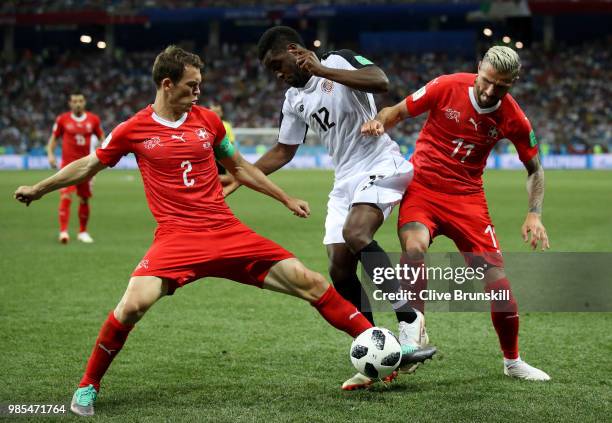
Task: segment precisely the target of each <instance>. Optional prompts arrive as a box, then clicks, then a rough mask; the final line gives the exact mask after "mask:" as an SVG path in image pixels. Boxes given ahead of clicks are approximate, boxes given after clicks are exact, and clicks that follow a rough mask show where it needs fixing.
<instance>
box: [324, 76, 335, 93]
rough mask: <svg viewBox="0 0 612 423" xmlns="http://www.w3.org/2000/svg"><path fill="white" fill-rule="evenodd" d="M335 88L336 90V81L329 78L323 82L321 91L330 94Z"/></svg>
mask: <svg viewBox="0 0 612 423" xmlns="http://www.w3.org/2000/svg"><path fill="white" fill-rule="evenodd" d="M333 90H334V81H330V80H329V79H326V80H325V81H323V83H322V84H321V91H323V92H324V93H327V94H329V93H331V92H332V91H333Z"/></svg>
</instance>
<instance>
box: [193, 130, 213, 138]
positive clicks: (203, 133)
mask: <svg viewBox="0 0 612 423" xmlns="http://www.w3.org/2000/svg"><path fill="white" fill-rule="evenodd" d="M195 134H196V135H197V136H198V139H199V140H200V141H206V140H208V137H209V136H210V134H209V133H208V131H207V130H206V129H205V128H200V129H198V130H197V131H195Z"/></svg>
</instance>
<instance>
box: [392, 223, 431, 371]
mask: <svg viewBox="0 0 612 423" xmlns="http://www.w3.org/2000/svg"><path fill="white" fill-rule="evenodd" d="M398 236H399V239H400V244H401V245H402V258H401V264H402V265H410V266H414V267H416V268H419V267H421V268H423V271H422V272H415V273H416V274H418V275H419V276H418V277H417V278H416V280H410V281H406V280H402V281H401V285H402V289H403V290H405V291H408V292H412V293H413V295H414V298H415V300H414V301H411V302H410V305H411V306H412V307H413V308H414V309H415V310H417V319H416V320H415V321H414V323H413V324H410V325H406V324H401V323H400V327H399V339H400V343H403V344H407V345H414V344H416V345H418V346H419V347H421V348H425V347H426V346H427V345H428V344H429V336H428V335H427V330H426V328H425V316H424V313H425V303H424V301H423V300H421V296H420V293H421V291H422V290H424V289H427V277H426V274H425V271H424V270H425V267H424V264H425V253H426V252H427V249H428V248H429V242H430V235H429V229H427V226H425V225H424V224H422V223H420V222H408V223H406V224H405V225H403V226H402V227H401V228H399V230H398ZM417 270H418V269H417ZM415 273H412V274H415ZM418 366H419V362H416V363H414V364H407V365H403V366H401V371H402V373H413V372H414V371H416V369H417V368H418Z"/></svg>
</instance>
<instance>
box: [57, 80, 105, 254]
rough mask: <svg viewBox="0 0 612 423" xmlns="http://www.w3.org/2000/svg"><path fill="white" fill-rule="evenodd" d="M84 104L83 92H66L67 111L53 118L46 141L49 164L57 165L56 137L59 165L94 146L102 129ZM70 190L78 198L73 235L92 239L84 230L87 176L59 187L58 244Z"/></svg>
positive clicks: (65, 232) (64, 230)
mask: <svg viewBox="0 0 612 423" xmlns="http://www.w3.org/2000/svg"><path fill="white" fill-rule="evenodd" d="M85 104H86V103H85V96H84V95H83V94H81V93H76V92H75V93H72V94H70V100H69V101H68V105H69V106H70V111H69V112H65V113H62V114H61V115H59V116H58V117H57V119H56V120H55V124H54V125H53V132H52V133H51V137H50V138H49V143H48V144H47V157H48V159H49V164H50V165H51V167H53V168H56V167H57V159H56V158H55V147H56V146H57V140H58V138H61V139H62V167H65V166H67V165H68V164H70V163H72V162H73V161H75V160H78V159H80V158H81V157H85V156H87V155H89V154H90V153H91V152H92V151H93V149H94V148H95V146H96V144H97V140H103V139H104V132H103V131H102V128H101V126H100V118H99V117H98V116H97V115H95V114H93V113H91V112H86V111H85ZM94 136H95V137H97V139H96V138H95V137H94ZM74 191H76V193H77V195H78V196H79V199H80V202H79V234H78V236H77V239H78V240H79V241H82V242H86V243H91V242H93V239H92V238H91V236H90V235H89V233H88V232H87V221H88V220H89V207H90V206H89V199H90V198H91V179H87V180H85V181H83V182H81V183H79V184H78V185H76V186H75V185H73V186H69V187H65V188H62V190H61V191H60V204H59V224H60V233H59V241H60V242H61V243H62V244H66V243H67V242H68V241H69V240H70V236H69V234H68V222H69V220H70V203H71V202H72V193H73V192H74Z"/></svg>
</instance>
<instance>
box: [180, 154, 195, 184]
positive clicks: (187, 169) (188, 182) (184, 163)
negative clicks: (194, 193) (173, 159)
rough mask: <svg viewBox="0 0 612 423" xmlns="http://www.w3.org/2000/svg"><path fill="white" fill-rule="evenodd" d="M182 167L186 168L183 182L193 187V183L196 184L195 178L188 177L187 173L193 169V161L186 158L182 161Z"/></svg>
mask: <svg viewBox="0 0 612 423" xmlns="http://www.w3.org/2000/svg"><path fill="white" fill-rule="evenodd" d="M181 168H185V170H184V171H183V183H184V184H185V186H186V187H192V186H193V184H195V180H193V179H188V178H187V174H188V173H189V172H191V170H192V169H193V168H192V167H191V162H190V161H189V160H185V161H184V162H183V163H181Z"/></svg>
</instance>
